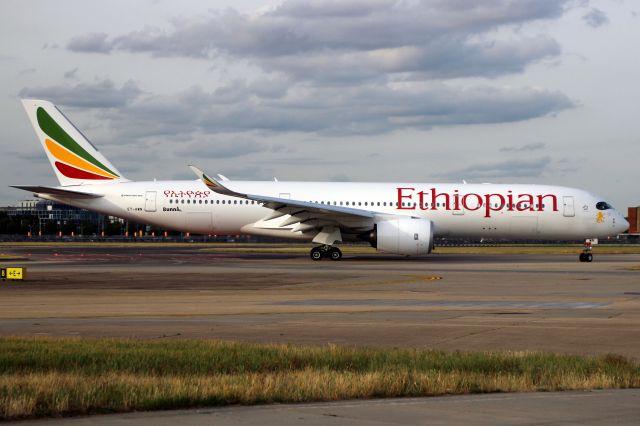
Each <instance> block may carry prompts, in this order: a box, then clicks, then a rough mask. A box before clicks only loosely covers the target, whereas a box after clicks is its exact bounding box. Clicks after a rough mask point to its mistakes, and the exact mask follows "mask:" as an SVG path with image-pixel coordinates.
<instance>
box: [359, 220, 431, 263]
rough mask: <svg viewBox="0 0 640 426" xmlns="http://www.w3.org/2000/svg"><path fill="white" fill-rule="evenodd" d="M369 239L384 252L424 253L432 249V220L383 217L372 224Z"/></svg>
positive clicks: (411, 254) (414, 254)
mask: <svg viewBox="0 0 640 426" xmlns="http://www.w3.org/2000/svg"><path fill="white" fill-rule="evenodd" d="M369 241H370V243H371V246H373V247H374V248H376V249H378V250H379V251H382V252H385V253H393V254H404V255H409V256H420V255H426V254H429V253H431V250H432V249H433V222H431V221H430V220H428V219H419V218H412V217H395V218H390V219H383V220H380V221H378V222H376V224H375V225H374V228H373V231H372V232H371V234H370V237H369Z"/></svg>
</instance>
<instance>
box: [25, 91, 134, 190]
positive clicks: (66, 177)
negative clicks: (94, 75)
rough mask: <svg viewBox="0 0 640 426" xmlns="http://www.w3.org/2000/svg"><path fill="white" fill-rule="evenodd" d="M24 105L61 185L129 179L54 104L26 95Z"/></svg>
mask: <svg viewBox="0 0 640 426" xmlns="http://www.w3.org/2000/svg"><path fill="white" fill-rule="evenodd" d="M22 105H23V106H24V109H25V110H26V111H27V115H28V116H29V120H31V125H32V126H33V128H34V130H35V131H36V135H37V136H38V139H39V140H40V143H42V147H43V148H44V151H45V152H46V153H47V157H48V158H49V161H50V162H51V167H53V171H54V172H55V173H56V176H57V177H58V181H60V185H61V186H70V185H83V184H97V183H111V182H116V181H117V182H125V181H127V179H125V178H124V177H123V176H122V174H121V173H120V172H119V171H118V170H117V169H116V168H115V167H114V166H113V164H111V163H110V162H109V160H107V159H106V158H105V157H104V156H103V155H102V154H101V153H100V152H99V151H98V149H97V148H96V147H95V146H93V145H92V144H91V142H89V140H88V139H87V138H86V137H85V136H84V135H83V134H82V133H81V132H80V130H78V129H77V128H76V127H75V126H74V125H73V124H72V123H71V121H69V119H68V118H67V117H65V115H64V114H63V113H62V112H61V111H60V110H59V109H58V108H57V107H56V106H55V105H54V104H52V103H51V102H48V101H43V100H38V99H23V100H22Z"/></svg>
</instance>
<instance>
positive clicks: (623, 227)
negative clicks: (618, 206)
mask: <svg viewBox="0 0 640 426" xmlns="http://www.w3.org/2000/svg"><path fill="white" fill-rule="evenodd" d="M628 229H629V221H628V220H627V219H625V218H624V217H623V216H622V215H620V229H619V230H618V233H619V234H622V233H623V232H625V231H627V230H628Z"/></svg>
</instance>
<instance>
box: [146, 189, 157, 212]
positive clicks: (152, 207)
mask: <svg viewBox="0 0 640 426" xmlns="http://www.w3.org/2000/svg"><path fill="white" fill-rule="evenodd" d="M144 211H145V212H155V211H156V191H147V193H146V194H145V196H144Z"/></svg>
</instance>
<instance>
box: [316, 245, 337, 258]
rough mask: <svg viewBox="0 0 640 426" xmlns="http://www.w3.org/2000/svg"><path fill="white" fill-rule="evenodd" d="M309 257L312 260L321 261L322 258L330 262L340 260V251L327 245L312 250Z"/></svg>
mask: <svg viewBox="0 0 640 426" xmlns="http://www.w3.org/2000/svg"><path fill="white" fill-rule="evenodd" d="M309 255H310V256H311V259H312V260H322V259H324V258H329V259H331V260H340V259H342V251H340V249H339V248H338V247H333V246H328V245H323V246H319V247H314V248H312V249H311V253H309Z"/></svg>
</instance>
